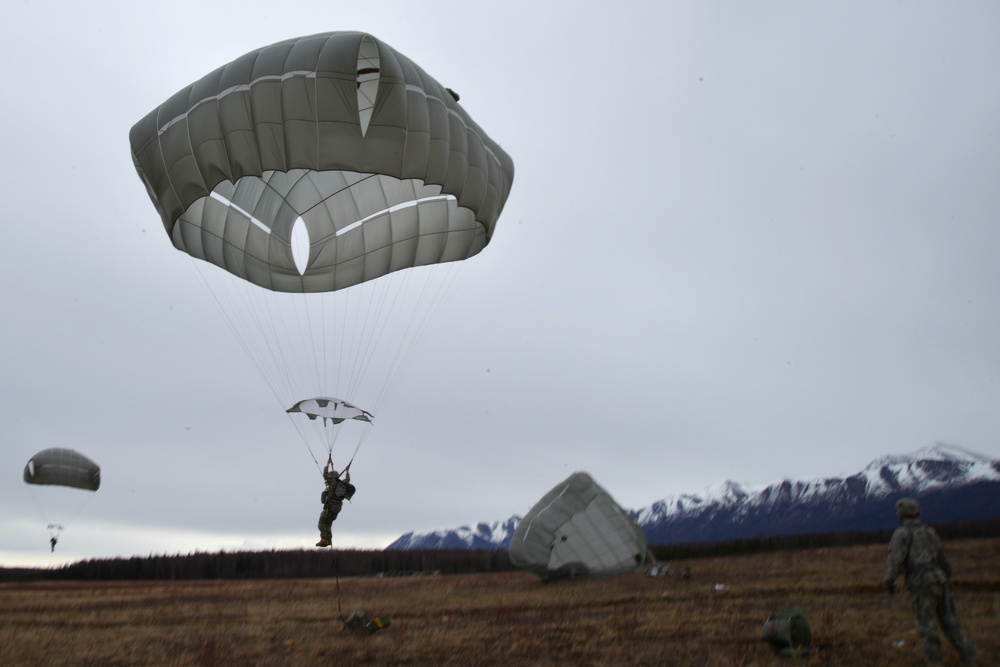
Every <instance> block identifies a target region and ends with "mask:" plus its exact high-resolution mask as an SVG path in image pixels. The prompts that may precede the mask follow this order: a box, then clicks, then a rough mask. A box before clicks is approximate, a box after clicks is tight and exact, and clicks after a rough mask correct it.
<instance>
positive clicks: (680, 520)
mask: <svg viewBox="0 0 1000 667" xmlns="http://www.w3.org/2000/svg"><path fill="white" fill-rule="evenodd" d="M612 494H613V491H612ZM903 495H907V496H913V497H915V498H917V499H919V500H920V501H921V502H922V503H923V505H924V517H925V518H926V519H927V520H928V521H931V522H934V523H949V522H953V521H976V520H982V519H990V518H996V517H1000V460H995V461H991V460H990V459H989V458H988V457H986V456H983V455H981V454H976V453H974V452H970V451H968V450H966V449H963V448H961V447H956V446H954V445H947V444H942V443H938V444H935V445H932V446H929V447H925V448H923V449H920V450H918V451H916V452H914V453H912V454H908V455H901V456H884V457H882V458H880V459H877V460H875V461H872V462H871V463H870V464H868V465H867V466H866V467H865V469H864V470H862V471H860V472H858V473H855V474H853V475H850V476H848V477H826V478H821V479H812V480H804V481H792V480H789V479H782V480H779V481H777V482H775V483H773V484H769V485H767V486H763V487H753V486H748V485H744V484H740V483H737V482H733V481H727V482H724V483H722V484H720V485H718V486H713V487H709V488H708V489H705V490H704V491H702V492H701V493H684V494H680V495H676V496H669V497H666V498H664V499H662V500H659V501H657V502H655V503H653V504H652V505H650V506H649V507H646V508H643V509H639V510H632V511H631V514H632V516H633V517H634V518H635V519H636V521H637V522H638V523H639V525H640V526H642V528H643V531H644V532H645V534H646V539H647V541H648V542H649V543H650V544H653V545H656V544H680V543H689V542H715V541H722V540H732V539H749V538H757V537H766V536H776V535H798V534H808V533H829V532H839V531H848V530H858V531H872V530H883V529H888V528H892V527H894V526H895V525H896V523H897V521H896V517H895V514H894V512H893V503H894V502H895V500H896V498H898V497H900V496H903ZM519 522H520V517H518V516H516V515H515V516H512V517H510V518H509V519H507V520H505V521H495V522H493V523H480V524H478V525H477V526H476V527H475V528H470V527H468V526H463V527H462V528H458V529H448V530H439V531H434V532H431V533H419V534H415V533H407V534H406V535H403V536H402V537H400V538H399V539H398V540H396V541H395V542H393V543H392V544H391V545H389V547H388V548H389V549H493V550H495V549H506V548H507V546H508V545H509V543H510V537H511V535H513V533H514V529H515V528H516V527H517V524H518V523H519Z"/></svg>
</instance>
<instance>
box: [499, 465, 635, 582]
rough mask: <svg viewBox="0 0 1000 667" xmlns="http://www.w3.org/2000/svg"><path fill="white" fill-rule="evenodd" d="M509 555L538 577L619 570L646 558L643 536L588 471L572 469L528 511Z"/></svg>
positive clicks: (628, 569)
mask: <svg viewBox="0 0 1000 667" xmlns="http://www.w3.org/2000/svg"><path fill="white" fill-rule="evenodd" d="M509 556H510V562H511V564H513V565H514V566H515V567H518V568H521V569H525V570H530V571H532V572H534V573H535V574H537V575H538V576H539V577H541V578H543V579H554V578H560V577H571V576H576V575H608V574H622V573H626V572H632V571H635V570H638V569H640V568H642V567H643V566H644V564H645V563H646V559H647V553H646V537H645V535H644V534H643V532H642V529H641V528H640V527H639V525H638V524H637V523H636V522H635V521H634V520H633V519H632V517H630V516H629V515H628V513H627V512H625V510H623V509H622V508H621V507H619V505H618V503H616V502H615V501H614V499H613V498H612V497H611V496H610V495H608V492H607V491H605V490H604V489H603V488H601V487H600V486H599V485H598V484H597V482H595V481H594V480H593V478H592V477H591V476H590V475H588V474H587V473H585V472H576V473H573V474H572V475H570V476H569V477H568V478H567V479H566V480H565V481H563V482H562V483H560V484H558V485H557V486H556V487H555V488H553V489H552V490H551V491H549V492H548V493H547V494H545V496H544V497H543V498H542V499H541V500H539V501H538V503H536V504H535V506H534V507H532V508H531V510H529V511H528V513H527V514H526V515H525V517H524V519H522V520H521V523H520V524H518V526H517V529H516V530H515V531H514V535H513V537H512V538H511V541H510V547H509Z"/></svg>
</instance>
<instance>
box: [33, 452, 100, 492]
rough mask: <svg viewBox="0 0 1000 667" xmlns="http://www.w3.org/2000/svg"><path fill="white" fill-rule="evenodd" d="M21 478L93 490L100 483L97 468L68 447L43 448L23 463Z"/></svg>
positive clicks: (34, 481)
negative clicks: (22, 475)
mask: <svg viewBox="0 0 1000 667" xmlns="http://www.w3.org/2000/svg"><path fill="white" fill-rule="evenodd" d="M24 481H25V482H27V483H28V484H48V485H53V486H68V487H71V488H76V489H84V490H86V491H97V489H98V488H100V486H101V468H100V467H99V466H98V465H97V464H96V463H94V462H93V461H91V460H90V459H88V458H87V457H86V456H84V455H83V454H81V453H79V452H77V451H75V450H72V449H59V448H54V449H43V450H42V451H40V452H38V453H37V454H35V455H34V456H32V457H31V459H30V460H29V461H28V464H27V465H26V466H24Z"/></svg>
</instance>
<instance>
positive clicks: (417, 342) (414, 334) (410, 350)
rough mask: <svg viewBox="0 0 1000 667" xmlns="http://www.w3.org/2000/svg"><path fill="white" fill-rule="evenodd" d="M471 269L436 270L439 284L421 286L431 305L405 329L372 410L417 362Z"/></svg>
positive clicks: (460, 265) (423, 298)
mask: <svg viewBox="0 0 1000 667" xmlns="http://www.w3.org/2000/svg"><path fill="white" fill-rule="evenodd" d="M468 268H469V267H468V266H467V265H466V264H465V263H462V262H451V263H449V264H448V265H446V266H439V267H437V271H438V272H442V271H443V273H444V275H443V276H442V279H441V280H439V281H432V280H430V276H428V278H427V279H425V280H424V282H423V283H422V285H421V286H420V297H419V298H418V299H417V300H418V301H420V302H424V301H427V302H428V304H429V305H427V306H425V307H424V308H422V309H421V312H419V313H418V312H417V311H416V310H414V311H411V313H410V317H409V320H408V322H407V325H406V327H405V329H406V335H404V336H403V337H402V342H401V343H400V345H399V348H398V349H397V350H396V353H395V354H396V359H395V360H394V361H393V362H392V363H391V364H390V366H391V368H392V371H391V373H390V374H389V376H388V377H387V379H386V381H385V382H384V383H383V385H382V390H381V391H380V393H379V394H378V397H377V398H376V400H375V401H374V403H373V404H372V410H378V409H379V408H380V407H381V405H382V402H383V401H384V400H386V399H388V397H389V396H390V395H391V394H392V393H393V391H394V390H395V389H396V387H397V386H398V385H399V383H400V382H401V381H402V379H403V378H404V377H405V376H406V372H407V371H408V370H409V368H410V366H412V365H413V362H414V361H415V360H416V357H417V351H418V350H419V349H420V348H421V346H422V345H421V344H422V342H423V340H424V339H425V338H426V337H427V334H428V332H429V331H430V330H431V328H432V325H433V323H434V322H435V321H437V318H438V315H439V314H440V313H441V312H442V311H443V310H444V309H445V306H446V305H447V304H448V303H450V302H451V301H452V300H453V299H454V297H455V294H456V293H457V292H458V289H457V288H458V286H459V285H460V284H461V282H462V281H461V280H460V278H461V277H463V276H464V275H465V274H466V273H467V272H468Z"/></svg>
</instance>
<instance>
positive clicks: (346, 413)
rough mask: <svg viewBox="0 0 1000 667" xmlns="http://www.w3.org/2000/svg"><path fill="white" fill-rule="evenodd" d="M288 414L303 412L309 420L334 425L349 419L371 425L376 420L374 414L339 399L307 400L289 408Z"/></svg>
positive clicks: (321, 398)
mask: <svg viewBox="0 0 1000 667" xmlns="http://www.w3.org/2000/svg"><path fill="white" fill-rule="evenodd" d="M286 412H288V413H289V414H291V413H293V412H301V413H302V414H304V415H305V416H307V417H309V419H322V420H323V423H326V422H328V421H329V422H330V423H332V424H339V423H341V422H343V421H345V420H348V419H354V420H357V421H362V422H369V423H371V421H372V420H373V419H374V418H375V416H374V415H373V414H372V413H370V412H368V411H366V410H362V409H361V408H359V407H357V406H354V405H351V404H350V403H348V402H347V401H343V400H341V399H339V398H324V397H320V398H307V399H305V400H304V401H299V402H298V403H296V404H295V405H293V406H292V407H290V408H288V410H286Z"/></svg>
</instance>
